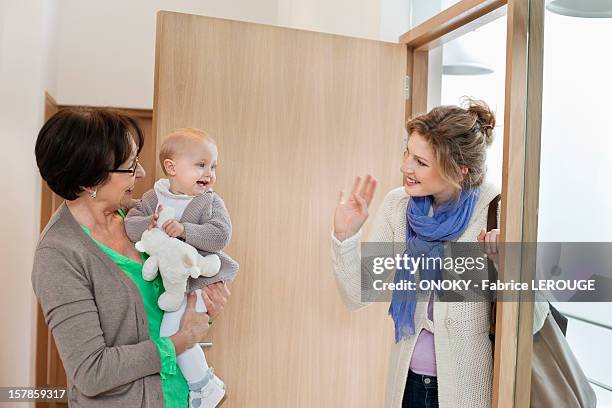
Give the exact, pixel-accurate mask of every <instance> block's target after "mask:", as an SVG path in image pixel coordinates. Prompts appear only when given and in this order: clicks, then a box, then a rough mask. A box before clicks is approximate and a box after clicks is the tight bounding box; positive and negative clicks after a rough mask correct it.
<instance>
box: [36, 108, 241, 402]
mask: <svg viewBox="0 0 612 408" xmlns="http://www.w3.org/2000/svg"><path fill="white" fill-rule="evenodd" d="M142 146H143V135H142V131H141V130H140V129H139V127H138V125H137V123H136V122H135V121H134V120H133V119H131V118H129V117H127V116H125V115H123V114H121V113H118V112H114V111H111V110H104V109H87V108H83V109H71V110H62V111H60V112H58V113H57V114H55V115H54V116H53V117H52V118H51V119H49V121H48V122H47V123H45V125H44V126H43V128H42V129H41V131H40V133H39V135H38V139H37V141H36V161H37V164H38V168H39V170H40V173H41V176H42V178H43V179H44V180H45V181H46V182H47V184H48V185H49V187H50V188H51V190H53V191H54V192H55V193H56V194H57V195H59V196H61V197H62V198H64V199H65V202H64V203H62V205H61V206H60V207H59V209H58V210H57V212H56V213H55V214H54V215H53V216H52V218H51V220H50V221H49V223H48V224H47V227H46V228H45V230H44V231H43V233H42V235H41V237H40V241H39V243H38V247H37V249H36V254H35V259H34V268H33V272H32V284H33V287H34V291H35V293H36V296H37V297H38V300H39V302H40V304H41V306H42V310H43V313H44V316H45V320H46V322H47V324H48V326H49V330H50V331H51V333H52V334H53V337H54V339H55V344H56V345H57V349H58V351H59V354H60V357H61V359H62V363H63V365H64V368H65V370H66V374H67V378H68V397H69V405H70V406H86V407H97V406H100V407H109V406H113V407H141V406H147V407H163V406H165V407H187V405H188V393H189V390H188V387H187V383H186V381H185V379H184V378H183V376H182V374H181V372H180V370H177V367H176V355H177V354H180V353H182V352H183V351H184V350H186V349H188V348H190V347H192V346H193V345H194V344H195V343H197V342H199V341H202V340H203V338H204V334H205V333H206V331H207V330H208V322H209V315H215V314H216V313H218V312H219V311H220V310H221V308H222V307H223V305H224V303H225V300H226V298H227V296H228V295H229V292H228V291H227V289H226V288H225V285H224V284H222V283H218V284H214V285H211V286H209V287H208V288H205V290H204V292H205V293H206V294H207V296H205V297H204V300H205V303H206V306H207V308H208V311H209V314H205V313H197V312H196V311H195V297H193V296H192V297H190V299H189V303H188V311H187V312H186V313H185V316H184V318H183V320H182V322H181V326H180V329H179V331H178V332H177V333H176V334H175V335H173V336H171V337H169V338H168V337H161V338H160V337H159V329H160V323H161V318H162V311H161V310H160V309H159V308H158V307H157V298H158V297H159V295H160V293H161V291H163V286H162V282H161V278H160V277H159V276H158V278H157V279H156V280H154V281H152V282H146V281H144V280H143V278H142V275H141V272H142V264H143V261H144V260H145V259H146V255H144V254H141V253H139V252H138V251H137V250H136V249H135V248H134V245H133V244H132V242H130V240H129V239H128V236H127V235H126V232H125V229H124V221H123V219H124V211H122V208H123V209H125V208H126V206H127V204H128V203H129V202H130V201H131V197H132V191H133V189H134V184H135V182H136V180H137V179H139V178H142V177H143V176H144V174H145V172H144V169H143V168H142V167H141V166H140V164H139V163H138V153H139V152H140V150H141V149H142ZM211 299H212V300H213V301H211ZM211 317H212V316H211Z"/></svg>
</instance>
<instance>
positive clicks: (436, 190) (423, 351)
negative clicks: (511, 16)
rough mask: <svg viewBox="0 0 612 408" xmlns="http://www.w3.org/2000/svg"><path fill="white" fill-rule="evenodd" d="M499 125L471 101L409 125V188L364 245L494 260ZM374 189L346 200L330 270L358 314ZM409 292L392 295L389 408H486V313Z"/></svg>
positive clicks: (366, 187)
mask: <svg viewBox="0 0 612 408" xmlns="http://www.w3.org/2000/svg"><path fill="white" fill-rule="evenodd" d="M494 126H495V117H494V115H493V113H492V112H491V111H490V110H489V108H488V106H487V105H486V104H485V103H484V102H480V101H473V100H472V101H469V103H468V106H466V107H465V108H462V107H458V106H442V107H437V108H434V109H433V110H432V111H430V112H429V113H427V114H424V115H421V116H418V117H416V118H414V119H412V120H410V121H409V122H408V125H407V129H408V134H409V140H408V148H407V150H406V152H405V153H404V161H403V163H402V165H401V167H400V170H401V172H402V174H403V176H404V186H403V187H400V188H397V189H395V190H392V191H391V192H389V193H388V194H387V196H386V197H385V198H384V200H383V203H382V205H381V207H380V210H379V212H378V214H377V217H376V218H375V220H374V225H373V227H372V233H371V235H370V237H369V239H368V241H371V242H397V243H402V244H404V243H405V244H406V248H407V254H408V255H409V256H414V257H419V256H421V255H422V253H421V249H431V250H432V251H434V253H427V254H426V255H428V256H435V254H436V253H435V248H436V245H435V243H443V242H445V241H459V242H476V241H481V242H483V247H485V248H490V249H491V248H493V249H492V250H491V252H495V249H494V248H495V247H496V243H497V239H498V235H499V230H497V229H494V230H491V231H489V232H486V230H485V227H486V226H487V215H488V207H489V203H491V201H492V200H493V199H494V198H495V197H496V196H497V195H498V191H497V190H496V188H495V187H494V186H493V185H491V184H490V183H487V182H485V158H486V149H487V146H489V145H490V144H491V142H492V138H493V128H494ZM375 189H376V181H375V180H374V179H373V178H372V177H371V176H368V177H366V179H365V180H364V181H363V182H361V180H360V178H357V179H356V180H355V184H354V186H353V190H352V193H351V195H350V196H349V197H348V199H347V200H343V199H342V194H341V195H340V199H339V202H338V206H337V208H336V213H335V218H334V233H333V236H332V263H333V270H334V274H335V277H336V281H337V282H338V285H339V287H340V289H341V292H342V294H343V295H344V296H343V297H344V299H345V301H346V303H347V304H348V305H349V306H350V307H351V308H353V309H357V308H360V307H363V306H366V305H367V302H364V301H362V298H361V275H360V271H361V264H360V254H361V253H360V245H359V240H360V238H361V227H362V226H363V224H364V222H365V221H366V219H367V217H368V206H369V204H370V201H371V200H372V196H373V195H374V191H375ZM432 243H434V244H433V245H432ZM438 250H439V248H438ZM487 252H489V251H487ZM438 253H439V252H438ZM424 272H425V273H424ZM432 272H433V273H432ZM435 272H436V271H431V270H426V271H416V273H417V274H419V278H424V279H435V277H436V273H435ZM438 272H439V271H438ZM405 273H406V271H398V272H397V273H396V276H395V278H396V281H399V279H404V278H408V279H410V275H406V274H405ZM438 278H439V275H438ZM413 279H414V278H413ZM405 292H409V291H405ZM405 292H402V291H396V292H394V293H393V296H392V300H391V305H390V308H389V314H390V315H391V317H392V319H393V322H394V326H395V344H394V345H393V347H392V351H391V356H390V363H389V373H388V378H387V392H386V399H387V402H386V406H388V407H393V408H396V407H408V408H422V407H428V408H429V407H432V408H433V407H438V406H439V407H442V408H469V407H479V408H487V407H490V406H491V394H492V378H493V362H492V349H491V342H490V340H489V336H488V334H489V322H490V304H489V303H488V302H461V303H460V302H434V300H435V299H437V296H438V294H437V293H435V292H431V293H423V292H418V293H417V294H416V296H415V295H414V292H412V296H411V295H410V294H409V293H405ZM546 307H547V304H545V303H540V304H536V312H537V313H536V317H535V319H534V328H535V329H536V330H535V331H537V330H539V328H540V327H542V323H543V320H544V318H545V316H546V313H547V308H546ZM540 309H546V310H540Z"/></svg>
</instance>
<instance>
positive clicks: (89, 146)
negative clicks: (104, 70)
mask: <svg viewBox="0 0 612 408" xmlns="http://www.w3.org/2000/svg"><path fill="white" fill-rule="evenodd" d="M131 140H133V141H134V143H135V144H136V146H137V148H138V150H137V153H136V154H138V153H140V150H141V149H142V146H143V144H144V136H143V133H142V130H141V129H140V127H139V126H138V123H137V122H136V120H135V119H133V118H131V117H130V116H128V115H125V114H123V113H121V112H119V111H116V110H112V109H102V108H69V109H62V110H60V111H59V112H57V113H56V114H55V115H53V116H52V117H51V118H50V119H49V120H48V121H47V122H46V123H45V124H44V125H43V127H42V129H41V130H40V132H39V133H38V138H37V139H36V147H35V153H36V164H37V165H38V170H39V171H40V175H41V176H42V178H43V180H45V181H46V182H47V184H48V185H49V188H51V190H53V192H54V193H55V194H57V195H59V196H60V197H62V198H64V199H65V200H74V199H76V198H78V196H79V194H80V193H81V192H82V191H83V188H84V187H93V186H96V185H99V184H101V183H103V182H104V181H106V179H107V178H108V176H109V174H108V171H109V170H114V169H117V168H118V167H119V166H121V164H123V163H125V162H126V161H127V160H128V159H129V158H130V156H131V155H132V143H131Z"/></svg>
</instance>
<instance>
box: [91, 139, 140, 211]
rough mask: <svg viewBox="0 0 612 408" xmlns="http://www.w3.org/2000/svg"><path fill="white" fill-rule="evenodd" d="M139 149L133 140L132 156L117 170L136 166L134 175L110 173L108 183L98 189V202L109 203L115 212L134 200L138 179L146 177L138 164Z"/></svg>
mask: <svg viewBox="0 0 612 408" xmlns="http://www.w3.org/2000/svg"><path fill="white" fill-rule="evenodd" d="M137 150H138V148H137V146H136V143H134V141H133V140H132V154H130V157H129V158H128V159H127V160H126V161H125V162H124V163H122V164H121V166H119V167H118V168H117V169H118V170H119V169H132V168H134V166H136V172H135V173H134V174H132V173H109V177H108V179H107V180H106V182H105V183H104V184H103V185H101V186H100V187H98V189H97V192H96V200H99V201H103V202H106V203H108V206H109V208H111V209H113V210H115V209H117V208H119V207H121V206H122V205H125V204H126V203H127V202H129V200H130V199H131V198H132V193H133V191H134V184H135V183H136V179H139V178H142V177H144V176H145V174H146V173H145V171H144V169H143V168H142V166H141V165H140V164H138V163H136V152H137Z"/></svg>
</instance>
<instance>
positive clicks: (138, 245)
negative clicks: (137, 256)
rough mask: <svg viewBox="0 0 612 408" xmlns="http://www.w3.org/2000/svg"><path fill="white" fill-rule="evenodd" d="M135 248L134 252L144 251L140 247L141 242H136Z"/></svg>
mask: <svg viewBox="0 0 612 408" xmlns="http://www.w3.org/2000/svg"><path fill="white" fill-rule="evenodd" d="M135 247H136V250H137V251H138V252H145V249H144V247H143V246H142V241H138V242H137V243H136V245H135Z"/></svg>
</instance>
